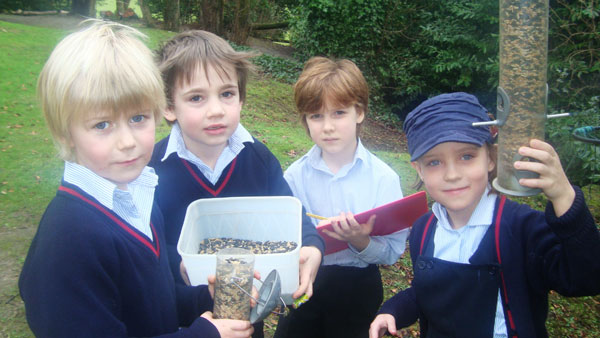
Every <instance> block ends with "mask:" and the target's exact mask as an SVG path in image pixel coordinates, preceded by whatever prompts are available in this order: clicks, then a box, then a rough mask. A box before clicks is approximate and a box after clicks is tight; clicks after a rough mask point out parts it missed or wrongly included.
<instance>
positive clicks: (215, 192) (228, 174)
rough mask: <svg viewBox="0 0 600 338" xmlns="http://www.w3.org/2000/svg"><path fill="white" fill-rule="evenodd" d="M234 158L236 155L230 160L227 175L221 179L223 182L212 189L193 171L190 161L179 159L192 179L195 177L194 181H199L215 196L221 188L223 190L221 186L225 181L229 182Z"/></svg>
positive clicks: (225, 183)
mask: <svg viewBox="0 0 600 338" xmlns="http://www.w3.org/2000/svg"><path fill="white" fill-rule="evenodd" d="M236 160H237V156H236V157H235V158H234V159H233V161H232V162H231V167H229V171H228V172H227V176H226V177H225V179H224V180H223V183H221V185H220V186H219V188H218V189H217V190H214V189H212V188H211V187H209V186H208V185H207V184H206V183H204V181H203V180H202V179H201V178H200V177H198V175H197V174H196V172H195V171H194V169H192V166H191V165H190V163H189V162H188V161H186V160H184V159H181V162H183V164H184V165H185V167H186V168H187V170H188V171H189V172H190V174H192V176H193V177H194V179H196V182H198V183H200V185H201V186H202V187H203V188H204V189H205V190H206V191H208V192H209V193H210V194H211V195H213V196H214V197H217V195H218V194H219V193H221V190H223V188H225V186H226V185H227V182H229V178H231V174H232V173H233V168H235V162H236Z"/></svg>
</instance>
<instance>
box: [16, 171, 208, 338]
mask: <svg viewBox="0 0 600 338" xmlns="http://www.w3.org/2000/svg"><path fill="white" fill-rule="evenodd" d="M151 226H152V232H153V238H154V241H150V240H149V238H148V237H146V236H145V235H143V234H142V233H141V232H139V231H138V230H137V229H135V228H134V227H132V226H130V225H129V224H127V222H125V221H124V220H123V219H122V218H120V217H119V216H118V215H117V214H115V213H113V212H112V211H110V210H108V209H107V208H105V207H103V206H102V205H101V204H100V203H99V202H98V201H97V200H95V199H94V198H93V197H91V196H90V195H88V194H86V193H85V192H83V191H82V190H80V189H78V188H77V187H75V186H73V185H70V184H67V183H64V182H63V186H61V187H60V188H59V191H58V192H57V194H56V196H55V197H54V199H53V200H52V201H51V202H50V204H49V205H48V207H47V209H46V212H45V213H44V215H43V217H42V220H41V221H40V225H39V228H38V231H37V233H36V235H35V237H34V239H33V241H32V243H31V247H30V249H29V253H28V254H27V258H26V260H25V265H24V266H23V271H22V272H21V276H20V278H19V288H20V293H21V297H22V298H23V301H24V302H25V311H26V316H27V321H28V323H29V326H30V328H31V330H32V331H33V333H34V334H35V335H36V336H37V337H128V336H136V337H140V336H144V337H147V336H159V335H164V336H168V337H171V336H173V337H188V336H189V337H191V336H194V337H219V333H218V331H217V329H216V327H215V326H213V325H212V324H211V323H210V322H209V321H207V320H206V319H204V318H201V317H198V316H199V315H200V314H202V313H203V312H204V311H208V310H211V309H212V305H213V302H212V298H211V297H210V294H209V293H208V289H207V287H206V286H198V287H184V286H179V285H178V286H177V287H176V286H175V283H174V280H173V277H172V276H171V273H170V271H169V265H168V257H167V252H166V250H165V249H164V243H165V240H164V231H163V221H162V215H161V214H160V210H158V208H157V207H154V208H153V210H152V217H151ZM188 325H189V327H188V328H184V329H179V327H180V326H188Z"/></svg>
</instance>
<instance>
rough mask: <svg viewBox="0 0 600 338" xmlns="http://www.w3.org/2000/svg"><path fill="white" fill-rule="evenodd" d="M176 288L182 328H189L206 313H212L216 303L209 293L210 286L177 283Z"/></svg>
mask: <svg viewBox="0 0 600 338" xmlns="http://www.w3.org/2000/svg"><path fill="white" fill-rule="evenodd" d="M175 288H176V289H175V295H176V297H177V311H178V313H179V323H180V325H181V326H189V325H190V324H191V323H192V322H193V321H194V320H195V319H196V318H198V317H199V316H200V315H201V314H203V313H204V312H206V311H212V309H213V305H214V302H213V299H212V297H211V295H210V293H209V292H208V286H206V285H198V286H188V285H183V284H179V283H175Z"/></svg>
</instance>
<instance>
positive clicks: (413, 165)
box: [410, 161, 423, 181]
mask: <svg viewBox="0 0 600 338" xmlns="http://www.w3.org/2000/svg"><path fill="white" fill-rule="evenodd" d="M410 165H411V166H412V167H413V168H414V169H415V171H416V172H417V175H419V179H421V181H423V171H422V170H421V164H420V163H419V162H417V161H414V162H410Z"/></svg>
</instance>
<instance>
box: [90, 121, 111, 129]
mask: <svg viewBox="0 0 600 338" xmlns="http://www.w3.org/2000/svg"><path fill="white" fill-rule="evenodd" d="M109 125H110V124H109V123H108V122H107V121H102V122H99V123H96V124H95V125H94V129H99V130H104V129H106V128H108V126H109Z"/></svg>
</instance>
